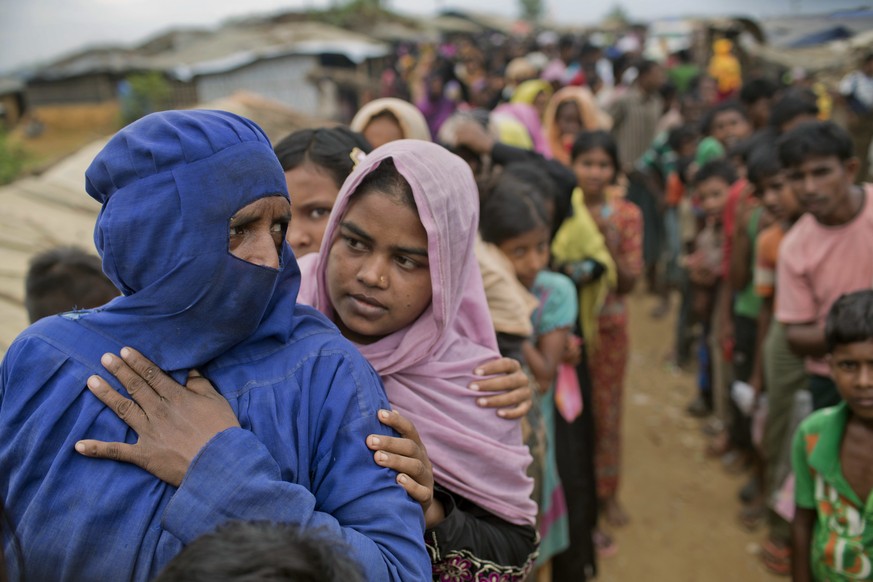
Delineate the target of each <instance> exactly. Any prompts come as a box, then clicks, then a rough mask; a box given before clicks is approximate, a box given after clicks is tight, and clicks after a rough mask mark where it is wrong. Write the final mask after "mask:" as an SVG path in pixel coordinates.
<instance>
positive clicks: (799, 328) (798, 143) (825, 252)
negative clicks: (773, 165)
mask: <svg viewBox="0 0 873 582" xmlns="http://www.w3.org/2000/svg"><path fill="white" fill-rule="evenodd" d="M779 157H780V160H781V162H782V165H783V167H784V168H785V171H786V176H787V178H788V182H789V186H790V187H791V189H792V190H793V191H794V194H795V196H796V197H797V199H798V201H799V202H800V203H801V205H802V206H803V207H804V208H805V209H806V211H807V214H805V215H804V216H803V217H801V218H800V220H798V221H797V223H796V224H795V225H794V227H792V229H791V230H790V231H789V232H788V234H787V235H786V236H785V240H784V241H783V243H782V246H781V248H780V251H779V264H778V267H777V269H778V270H777V279H778V281H779V285H778V287H777V288H776V305H777V307H776V319H777V320H778V321H779V322H780V323H782V324H784V325H785V326H786V335H787V339H788V344H789V345H790V346H791V349H792V350H793V351H794V352H796V353H797V354H798V355H801V356H804V357H805V358H806V371H807V374H809V377H810V383H809V387H810V391H811V392H812V397H813V406H814V407H815V408H816V409H819V408H822V407H825V406H830V405H833V404H836V403H838V402H839V401H840V397H839V394H838V392H837V390H836V387H835V386H834V383H833V380H832V379H831V375H830V369H829V367H828V365H827V363H826V362H825V360H824V356H825V354H826V353H827V346H826V344H825V336H824V322H825V319H826V317H827V314H828V310H829V309H830V307H831V305H833V303H834V302H835V301H836V300H837V299H838V298H839V297H840V296H841V295H843V294H844V293H851V292H853V291H858V290H861V289H869V288H870V287H871V286H873V200H871V197H873V185H871V184H866V185H864V186H863V187H862V186H857V185H855V184H854V182H855V177H856V176H857V172H858V164H859V162H858V159H857V158H856V157H855V156H854V154H853V151H852V140H851V138H850V137H849V134H848V133H846V131H845V130H844V129H842V128H841V127H839V126H838V125H836V124H834V123H831V122H818V121H816V122H809V123H804V124H802V125H800V126H798V127H796V128H795V129H793V130H791V131H790V132H788V133H787V134H785V135H784V136H783V137H782V139H781V140H780V142H779Z"/></svg>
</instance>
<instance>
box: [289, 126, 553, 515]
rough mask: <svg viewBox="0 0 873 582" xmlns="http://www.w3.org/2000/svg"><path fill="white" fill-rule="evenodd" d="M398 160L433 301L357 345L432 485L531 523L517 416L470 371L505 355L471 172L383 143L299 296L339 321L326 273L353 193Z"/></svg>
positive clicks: (440, 154)
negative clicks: (421, 451) (417, 221)
mask: <svg viewBox="0 0 873 582" xmlns="http://www.w3.org/2000/svg"><path fill="white" fill-rule="evenodd" d="M387 158H393V160H394V164H395V165H396V167H397V170H398V171H399V172H400V173H401V174H402V175H403V177H404V178H406V180H407V181H408V182H409V184H410V186H411V187H412V192H413V195H414V197H415V203H416V206H418V213H419V217H420V218H421V222H422V224H423V225H424V228H425V231H426V232H427V239H428V243H427V246H428V257H429V260H430V274H431V280H432V285H433V299H432V301H431V304H430V306H428V307H427V309H425V311H424V313H422V314H421V315H420V316H419V317H418V319H417V320H415V321H414V322H413V323H412V324H410V325H409V326H407V327H406V328H404V329H402V330H400V331H397V332H395V333H393V334H391V335H389V336H387V337H384V338H382V339H381V340H379V341H377V342H375V343H372V344H370V345H358V346H357V347H358V349H359V350H360V351H361V353H362V354H363V355H364V356H365V357H366V358H367V360H369V362H370V364H371V365H372V366H373V368H374V369H375V370H376V372H378V373H379V375H380V376H381V377H382V381H383V382H384V384H385V390H386V392H387V394H388V400H389V401H390V402H391V404H392V406H394V407H395V408H396V409H397V410H399V411H400V412H401V413H402V414H403V415H404V416H406V417H407V418H409V419H410V420H411V421H412V422H413V423H414V424H415V427H416V428H417V429H418V432H419V434H420V435H421V439H422V441H423V442H424V444H425V446H426V447H427V453H428V456H429V457H430V460H431V463H432V464H433V469H434V478H435V479H436V481H437V482H438V483H439V484H440V485H442V486H443V487H446V488H447V489H448V490H450V491H452V492H453V493H456V494H457V495H460V496H461V497H464V498H465V499H468V500H470V501H472V502H474V503H476V504H477V505H479V506H481V507H483V508H484V509H486V510H488V511H489V512H491V513H493V514H495V515H497V516H498V517H500V518H502V519H504V520H506V521H509V522H511V523H515V524H533V523H534V519H535V516H536V512H537V507H536V504H535V503H534V502H533V501H532V500H531V498H530V495H531V491H532V489H533V481H532V480H531V479H530V478H529V477H528V476H527V475H526V473H525V470H526V468H527V466H528V464H529V463H530V461H531V457H530V453H529V451H528V449H527V447H526V446H524V444H523V443H522V435H521V425H520V423H519V422H518V421H510V420H504V419H502V418H500V417H498V416H497V415H496V414H494V412H493V411H488V410H483V409H481V408H479V407H478V406H476V402H475V399H476V397H477V396H478V394H477V393H476V392H474V391H472V390H470V389H469V388H468V387H467V386H468V385H469V384H470V383H471V382H473V380H474V376H473V370H474V369H475V368H476V367H477V366H479V365H480V364H482V363H483V362H485V361H488V360H491V359H494V358H496V357H498V356H499V353H498V351H497V342H496V339H495V335H494V327H493V324H492V323H491V316H490V315H489V312H488V304H487V302H486V300H485V292H484V290H483V287H482V278H481V276H480V274H479V266H478V263H477V261H476V255H475V253H474V242H475V239H476V232H477V228H478V222H479V200H478V195H477V190H476V183H475V182H474V180H473V174H472V173H471V171H470V168H469V167H468V166H467V164H466V163H464V161H463V160H461V158H459V157H457V156H455V155H454V154H452V153H450V152H448V151H447V150H445V149H444V148H442V147H440V146H438V145H436V144H433V143H428V142H424V141H419V140H400V141H395V142H391V143H389V144H385V145H384V146H382V147H380V148H377V149H376V150H374V151H373V153H371V154H370V155H368V156H367V157H366V159H365V160H364V161H363V162H362V163H361V164H359V165H358V167H357V168H356V169H355V170H354V171H353V172H352V174H351V175H350V176H349V177H348V179H347V180H346V182H345V184H343V187H342V189H341V190H340V193H339V195H338V197H337V200H336V204H335V205H334V207H333V211H332V212H331V215H330V221H329V223H328V226H327V229H326V230H325V233H324V243H323V244H322V247H321V251H320V252H319V253H318V254H317V255H316V254H314V253H313V254H310V255H307V256H306V257H303V259H301V260H300V268H301V270H302V272H303V275H302V279H303V283H302V287H301V289H300V294H299V295H298V301H300V302H301V303H306V304H309V305H312V306H313V307H315V308H316V309H318V310H319V311H321V312H322V313H324V314H325V315H327V316H328V317H330V318H333V316H334V312H333V308H332V306H331V304H330V299H329V298H328V293H327V287H326V279H325V273H326V270H327V259H328V254H329V253H330V248H331V246H332V242H333V240H334V238H335V237H336V234H337V230H338V225H339V222H340V220H341V218H342V217H343V215H344V214H345V212H346V210H347V208H348V206H349V199H350V197H351V196H352V194H353V193H354V192H355V190H357V188H358V185H359V184H360V183H361V180H363V178H364V177H365V176H366V175H367V174H369V173H370V172H372V171H373V170H374V169H376V168H377V167H378V166H379V163H380V162H381V161H382V160H385V159H387Z"/></svg>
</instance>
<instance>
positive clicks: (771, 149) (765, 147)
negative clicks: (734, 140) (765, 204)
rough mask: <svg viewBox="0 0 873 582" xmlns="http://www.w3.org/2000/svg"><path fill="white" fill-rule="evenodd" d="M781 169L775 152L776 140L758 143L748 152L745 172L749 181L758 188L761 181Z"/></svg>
mask: <svg viewBox="0 0 873 582" xmlns="http://www.w3.org/2000/svg"><path fill="white" fill-rule="evenodd" d="M781 171H782V164H781V163H779V155H778V154H777V153H776V141H775V140H771V141H769V142H767V143H761V144H758V145H757V146H756V147H755V148H754V149H753V150H752V152H751V154H749V161H748V162H747V164H746V174H747V176H748V178H749V182H751V183H752V185H754V186H755V188H756V189H757V188H760V186H761V183H762V182H763V181H764V180H766V179H767V178H772V177H773V176H775V175H777V174H779V172H781Z"/></svg>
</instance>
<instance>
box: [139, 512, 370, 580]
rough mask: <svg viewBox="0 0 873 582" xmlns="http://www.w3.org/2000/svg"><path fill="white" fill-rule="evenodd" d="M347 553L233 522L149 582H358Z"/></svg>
mask: <svg viewBox="0 0 873 582" xmlns="http://www.w3.org/2000/svg"><path fill="white" fill-rule="evenodd" d="M350 552H351V551H350V550H349V549H347V548H346V547H345V544H343V541H342V540H341V539H338V538H332V537H331V536H329V535H326V534H324V533H322V534H321V535H320V534H319V533H318V532H317V531H308V530H302V529H301V528H299V527H297V526H294V525H291V524H287V523H270V522H266V521H254V522H245V521H234V522H230V523H227V524H225V525H223V526H221V527H219V528H218V529H217V530H216V531H214V532H212V533H209V534H206V535H204V536H201V537H200V538H197V539H196V540H194V542H192V543H191V544H190V545H189V546H187V547H186V548H185V549H184V550H182V552H181V553H180V554H179V555H178V556H176V557H175V558H173V561H172V562H170V563H169V564H168V565H167V567H166V568H164V570H163V571H162V572H161V573H160V574H159V575H158V577H157V578H155V579H154V581H153V582H246V581H251V580H255V579H257V580H272V581H273V582H363V580H364V577H363V575H362V574H361V572H360V568H359V567H358V565H357V564H355V562H354V560H352V559H351V557H350Z"/></svg>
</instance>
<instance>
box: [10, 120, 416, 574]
mask: <svg viewBox="0 0 873 582" xmlns="http://www.w3.org/2000/svg"><path fill="white" fill-rule="evenodd" d="M86 190H87V191H88V194H90V195H91V196H92V197H93V198H95V199H96V200H97V201H98V202H100V203H101V204H102V209H101V211H100V216H99V217H98V219H97V225H96V228H95V235H94V236H95V243H96V245H97V249H98V250H99V251H100V254H101V256H102V258H103V269H104V271H105V272H106V274H107V275H108V276H109V277H110V278H111V279H112V281H113V282H114V283H115V285H116V286H117V287H118V288H119V289H121V290H122V291H123V293H124V295H123V296H122V297H119V298H117V299H115V300H113V301H112V302H110V303H108V304H107V305H105V306H104V307H102V308H98V309H95V310H88V311H76V312H71V313H67V314H64V315H62V316H56V317H49V318H46V319H43V320H41V321H40V322H38V323H36V324H35V325H33V326H31V327H30V328H28V329H27V330H26V331H25V332H23V333H22V334H21V335H20V336H19V337H18V338H17V339H16V340H15V342H14V343H13V344H12V345H11V346H10V348H9V351H8V352H7V354H6V357H5V359H4V360H3V363H2V366H0V495H2V499H3V502H4V503H5V505H6V507H7V510H8V512H9V515H10V518H11V521H12V523H13V525H14V527H15V529H16V532H17V534H18V538H19V539H20V542H21V547H22V548H23V560H22V562H23V563H16V564H12V578H13V579H21V578H28V579H32V580H48V579H51V580H77V581H78V580H147V579H150V578H152V577H153V576H154V575H155V574H156V573H157V572H158V571H159V570H160V568H162V567H163V565H164V564H166V563H167V562H168V561H169V560H170V559H171V558H172V557H173V556H174V555H175V554H177V553H178V552H179V551H180V550H181V549H182V547H183V546H184V545H185V544H187V543H189V542H190V541H192V540H193V539H194V538H196V537H197V536H199V535H201V534H203V533H206V532H209V531H212V530H213V529H214V528H215V527H217V526H218V525H220V524H222V523H224V522H226V521H229V520H232V519H246V520H257V519H260V520H269V521H277V522H288V523H295V524H300V525H302V526H304V527H319V528H321V529H322V530H324V531H327V532H329V533H330V534H333V535H335V536H337V537H341V538H342V539H343V540H344V542H345V544H346V545H347V546H348V547H349V549H350V551H351V552H352V554H353V556H354V557H355V558H356V560H357V561H358V563H359V564H360V565H361V567H362V569H363V571H364V574H365V576H366V578H367V579H370V580H423V579H426V578H428V577H429V575H430V574H429V572H430V563H429V559H428V555H427V553H426V551H425V549H424V544H423V539H422V537H423V525H424V524H423V519H422V514H421V509H420V507H419V505H418V504H417V503H415V502H414V501H413V500H412V499H410V498H409V497H408V495H407V494H406V492H405V491H404V490H403V489H402V488H401V487H400V486H398V485H397V483H396V473H394V472H393V471H391V470H389V469H387V468H384V467H380V466H378V465H377V464H376V463H374V462H373V460H372V456H371V455H372V453H371V452H370V451H369V449H367V446H366V444H365V439H366V437H367V435H369V434H374V433H375V434H386V429H385V428H384V427H383V426H382V425H381V424H380V423H379V421H378V418H377V411H378V410H380V409H387V408H388V402H387V400H386V399H385V395H384V391H383V390H382V388H381V385H380V381H379V378H378V377H377V376H376V374H375V373H374V372H373V370H372V369H371V368H370V367H369V365H367V363H366V362H365V361H364V359H363V357H362V356H361V355H360V354H359V353H358V352H357V350H356V349H355V348H354V347H353V346H352V345H351V344H350V343H348V342H347V341H346V340H344V339H343V338H342V337H341V336H340V335H339V333H338V332H337V331H336V329H335V328H333V327H332V326H331V325H330V324H329V323H328V322H327V320H326V319H325V318H324V317H322V316H321V315H320V314H318V313H316V312H315V311H314V310H311V309H308V308H306V307H301V306H296V307H295V300H296V296H297V291H298V287H299V270H298V268H297V264H296V262H295V261H294V258H293V255H292V253H291V251H290V248H289V247H288V245H287V243H285V242H284V237H285V231H286V228H287V223H288V220H289V218H290V205H289V202H288V193H287V189H286V186H285V179H284V175H283V172H282V168H281V167H280V165H279V163H278V161H277V160H276V157H275V155H274V154H273V151H272V149H271V147H270V144H269V141H268V140H267V138H266V136H265V135H264V133H263V132H262V131H261V129H260V128H259V127H257V126H256V125H254V124H253V123H251V122H250V121H248V120H245V119H242V118H240V117H237V116H235V115H232V114H229V113H225V112H217V111H188V112H178V111H177V112H164V113H158V114H153V115H150V116H148V117H146V118H143V119H142V120H140V121H138V122H136V123H134V124H132V125H130V126H128V127H127V128H125V129H124V130H122V131H121V132H119V133H118V134H117V135H116V136H115V137H114V138H113V139H112V140H110V142H109V143H108V144H107V146H106V147H105V148H104V149H103V150H102V151H101V152H100V153H99V154H98V155H97V157H96V158H95V160H94V162H93V163H92V164H91V166H90V167H89V168H88V170H87V172H86ZM122 348H127V349H122ZM130 348H135V350H133V349H130ZM137 350H138V351H141V352H143V353H145V354H147V355H148V356H149V357H150V358H151V359H152V361H153V362H154V365H155V366H156V367H157V368H160V369H162V370H166V371H167V372H168V373H169V374H170V376H171V377H172V378H173V379H175V380H176V381H177V382H183V381H184V380H185V378H186V377H189V384H188V391H187V392H186V393H185V394H184V396H185V397H184V398H182V396H183V394H182V393H181V392H180V391H184V390H183V389H181V388H180V387H179V386H177V385H176V384H175V383H164V384H161V383H160V382H154V386H150V385H147V384H146V383H145V382H140V383H139V384H137V383H128V385H130V386H132V387H131V388H130V389H129V390H127V391H125V390H121V392H122V394H130V395H131V396H134V397H136V398H140V399H143V398H152V399H153V400H154V401H155V402H158V403H159V404H161V405H162V406H163V407H161V406H158V409H159V410H160V411H161V412H160V414H166V415H171V416H172V415H175V416H177V417H178V416H181V417H182V418H185V415H188V416H187V417H188V418H193V417H194V416H195V415H196V416H198V417H200V418H209V419H210V420H209V422H208V423H207V424H208V426H206V430H205V431H203V432H201V433H200V435H199V436H200V440H197V439H194V440H193V441H188V442H189V445H190V446H189V447H188V448H187V449H186V450H183V451H181V452H179V451H178V450H177V451H176V454H181V455H182V456H183V457H184V458H183V459H182V460H181V461H180V463H179V466H182V467H185V468H186V470H185V471H184V472H182V473H178V472H176V473H173V472H172V471H170V472H167V473H165V474H160V475H159V477H161V479H163V481H161V480H159V479H158V478H156V477H155V476H153V475H151V474H149V473H148V472H146V471H143V470H141V469H140V468H138V467H136V466H135V465H133V464H125V463H107V462H104V461H100V460H98V459H94V458H90V457H89V456H85V455H82V454H78V453H77V452H76V449H74V445H75V444H76V442H77V441H79V440H80V439H82V438H85V437H88V438H92V439H97V440H100V441H107V442H115V443H122V444H116V445H113V446H115V447H116V452H117V453H118V455H119V456H121V455H123V454H124V453H125V452H129V451H130V450H131V449H129V448H128V447H132V446H134V445H132V443H134V442H136V440H137V435H136V433H135V432H134V430H133V429H131V428H129V427H128V424H127V423H126V422H125V420H122V419H127V421H128V422H130V423H131V425H132V426H134V427H135V428H137V429H139V432H140V433H141V434H142V433H143V432H147V431H148V427H147V426H146V425H147V424H148V420H149V419H148V418H147V417H145V416H142V415H140V416H137V413H136V411H135V409H133V408H131V407H128V406H126V405H124V404H119V405H118V406H117V407H116V408H115V409H110V408H107V407H106V406H105V405H104V404H103V403H102V402H100V400H98V399H96V398H94V396H93V395H92V394H90V393H89V390H88V389H87V388H86V383H87V384H88V386H89V387H90V388H91V390H94V391H96V392H99V391H100V390H101V389H102V390H105V391H109V390H110V387H109V385H108V384H105V383H103V382H100V381H97V379H96V378H95V376H94V375H95V374H98V373H100V372H101V371H102V369H103V367H106V368H107V369H109V370H110V371H112V372H113V373H115V374H116V375H118V376H119V377H121V378H124V373H125V370H128V371H129V370H130V369H129V368H128V367H127V365H126V364H125V363H124V362H127V363H131V364H132V365H133V366H134V370H136V362H140V361H142V360H141V358H140V356H139V355H138V353H137ZM119 351H120V352H121V354H122V358H118V357H117V356H112V355H110V354H117V353H119ZM122 360H124V362H123V361H122ZM192 370H199V372H192ZM137 371H138V372H139V373H140V374H141V375H142V377H144V378H146V379H147V380H149V379H154V378H156V377H157V370H156V369H154V368H145V369H143V368H140V369H139V370H137ZM201 373H202V375H203V376H205V377H206V378H209V380H210V381H211V383H212V384H213V385H214V386H215V387H216V389H217V390H218V392H219V393H220V394H221V396H223V397H224V399H226V400H227V402H229V403H230V406H231V409H232V412H233V414H230V411H228V410H227V408H226V404H225V403H224V402H223V400H222V399H221V398H217V397H216V396H215V394H214V393H212V392H211V391H209V390H207V389H205V388H204V385H205V384H206V383H205V381H204V380H198V379H197V378H196V376H199V375H200V374H201ZM189 375H190V376H189ZM112 385H113V386H114V387H115V388H120V386H121V384H119V383H118V382H116V381H115V380H114V379H113V380H112ZM174 390H175V391H174ZM116 397H117V398H118V399H117V400H116V401H115V402H117V403H123V402H131V401H129V400H126V399H124V398H122V397H121V396H119V395H117V394H116ZM116 414H118V416H117V415H116ZM119 416H120V417H121V418H119ZM234 417H235V418H234ZM237 419H238V420H237ZM162 436H163V437H165V438H167V439H169V440H171V441H172V440H173V435H171V434H164V435H162ZM81 446H82V445H81V444H80V445H79V447H81ZM81 452H87V451H85V450H82V451H81Z"/></svg>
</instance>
